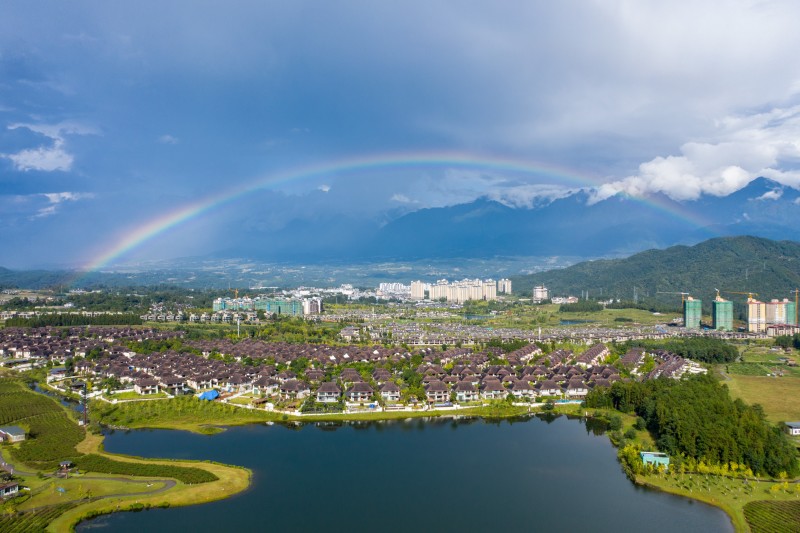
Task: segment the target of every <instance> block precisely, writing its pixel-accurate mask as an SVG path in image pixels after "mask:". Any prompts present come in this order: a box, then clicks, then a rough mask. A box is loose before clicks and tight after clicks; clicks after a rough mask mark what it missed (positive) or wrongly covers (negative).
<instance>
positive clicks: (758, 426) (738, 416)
mask: <svg viewBox="0 0 800 533" xmlns="http://www.w3.org/2000/svg"><path fill="white" fill-rule="evenodd" d="M586 405H587V407H595V408H611V409H616V410H618V411H621V412H624V413H635V414H636V415H638V416H640V417H642V418H643V419H644V422H645V425H646V427H647V429H648V430H650V432H651V433H652V434H653V435H654V437H655V438H656V443H657V446H658V448H659V449H660V450H661V451H663V452H666V453H668V454H670V456H672V457H673V459H674V460H675V461H677V462H678V463H680V462H681V460H682V459H681V458H690V459H691V460H692V461H693V462H697V461H704V462H705V463H707V464H718V465H719V464H730V463H739V464H746V465H747V466H748V467H749V468H750V469H752V471H753V472H754V473H755V474H757V475H764V474H767V475H770V476H778V475H780V473H781V472H785V473H786V474H788V475H790V476H794V475H796V474H797V473H798V463H797V454H796V451H795V449H794V446H793V445H792V444H791V442H790V441H789V439H788V437H787V436H786V434H785V433H784V432H783V431H782V430H781V429H780V428H779V427H777V426H774V425H771V424H769V423H768V422H767V420H766V417H765V416H764V412H763V410H762V409H761V407H760V406H759V405H752V406H750V405H747V404H745V403H744V402H742V401H741V400H739V399H736V400H733V399H731V397H730V395H729V394H728V389H727V387H723V386H721V385H720V384H719V382H718V381H717V380H716V379H715V378H714V377H713V376H708V375H696V376H691V377H689V378H686V379H683V380H681V381H675V380H670V379H656V380H649V381H644V382H635V381H632V382H627V383H623V382H616V383H614V385H613V386H612V387H611V388H604V387H598V388H595V389H594V390H592V391H591V392H589V394H588V395H587V397H586Z"/></svg>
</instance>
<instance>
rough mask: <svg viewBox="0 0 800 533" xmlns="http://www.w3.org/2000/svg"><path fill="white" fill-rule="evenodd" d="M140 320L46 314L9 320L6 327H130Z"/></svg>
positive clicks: (116, 315)
mask: <svg viewBox="0 0 800 533" xmlns="http://www.w3.org/2000/svg"><path fill="white" fill-rule="evenodd" d="M141 323H142V319H141V318H139V315H132V314H119V315H118V314H102V315H95V316H87V315H81V314H47V315H41V316H37V317H35V318H9V319H8V320H6V326H8V327H21V328H42V327H46V326H120V325H126V326H132V325H140V324H141Z"/></svg>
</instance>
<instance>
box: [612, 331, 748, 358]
mask: <svg viewBox="0 0 800 533" xmlns="http://www.w3.org/2000/svg"><path fill="white" fill-rule="evenodd" d="M627 345H628V346H629V347H641V348H646V349H648V350H667V351H670V352H672V353H675V354H678V355H680V356H681V357H685V358H686V359H692V360H694V361H700V362H702V363H731V362H733V361H736V359H737V358H738V357H739V351H738V350H737V349H736V347H735V346H731V345H730V344H728V343H727V342H725V341H724V340H722V339H714V338H711V337H688V338H685V339H677V338H672V339H668V340H662V341H650V340H637V341H630V342H629V343H628V344H627Z"/></svg>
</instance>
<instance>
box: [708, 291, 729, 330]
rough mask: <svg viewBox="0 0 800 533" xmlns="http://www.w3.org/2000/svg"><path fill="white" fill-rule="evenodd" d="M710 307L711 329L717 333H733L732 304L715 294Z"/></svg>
mask: <svg viewBox="0 0 800 533" xmlns="http://www.w3.org/2000/svg"><path fill="white" fill-rule="evenodd" d="M711 306H712V307H711V320H712V327H713V328H714V329H715V330H717V331H733V302H731V301H730V300H726V299H724V298H722V297H721V296H720V295H719V294H717V297H716V298H714V301H713V302H712V303H711Z"/></svg>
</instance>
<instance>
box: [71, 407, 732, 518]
mask: <svg viewBox="0 0 800 533" xmlns="http://www.w3.org/2000/svg"><path fill="white" fill-rule="evenodd" d="M105 448H106V450H107V451H109V452H116V453H124V454H133V455H140V456H145V457H171V458H181V459H184V458H192V459H211V460H214V461H221V462H224V463H230V464H237V465H242V466H246V467H249V468H251V469H252V470H253V485H252V487H251V488H250V489H249V490H248V491H246V492H244V493H242V494H240V495H238V496H234V497H232V498H229V499H227V500H222V501H219V502H214V503H209V504H205V505H198V506H190V507H182V508H173V509H154V510H150V511H145V512H138V513H115V514H112V515H107V516H104V517H100V518H97V519H95V520H92V521H89V522H85V523H83V524H81V525H80V526H79V527H78V530H79V531H90V530H94V529H96V528H103V529H105V530H107V531H114V532H115V533H117V532H126V531H131V532H137V533H140V532H141V531H149V532H154V531H209V530H217V531H243V530H249V531H265V530H272V531H347V532H353V531H375V530H379V531H415V530H416V531H481V530H483V531H492V530H494V531H498V530H499V531H507V530H522V531H546V530H557V531H600V532H604V531H607V532H614V533H618V532H620V531H644V530H646V531H648V533H657V532H667V531H670V532H671V531H681V532H682V533H686V532H690V531H703V532H707V531H732V526H731V523H730V520H729V519H728V518H727V516H726V515H725V514H724V513H723V512H722V511H721V510H719V509H716V508H714V507H710V506H707V505H705V504H701V503H698V502H694V501H691V500H688V499H685V498H680V497H676V496H671V495H668V494H664V493H660V492H657V491H652V490H647V489H643V488H641V487H637V486H635V485H633V484H632V483H631V482H630V481H628V480H627V478H626V477H625V476H624V474H623V473H622V471H621V469H620V466H619V464H618V463H617V460H616V450H615V449H614V448H613V447H612V446H611V444H610V443H609V441H608V438H607V437H605V436H601V435H597V434H595V432H594V431H592V429H590V426H587V424H585V423H584V422H582V421H579V420H569V419H567V418H566V417H559V418H556V419H550V420H549V421H544V420H542V419H539V418H533V419H529V420H515V421H502V422H487V421H483V420H480V419H471V420H461V421H453V420H442V419H435V420H431V421H423V420H419V419H415V420H408V421H394V422H382V423H364V424H358V425H354V424H339V425H330V426H319V427H318V426H315V425H312V424H309V425H304V426H302V427H294V428H291V427H286V426H282V425H275V426H265V425H252V426H242V427H234V428H230V429H228V430H227V431H226V432H224V433H221V434H217V435H212V436H204V435H195V434H191V433H186V432H179V431H165V430H152V431H149V430H142V431H131V432H115V433H112V434H109V435H108V436H107V438H106V441H105Z"/></svg>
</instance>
